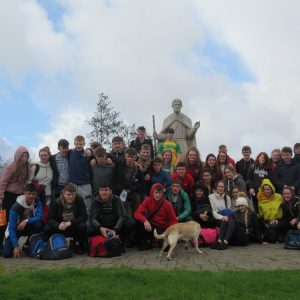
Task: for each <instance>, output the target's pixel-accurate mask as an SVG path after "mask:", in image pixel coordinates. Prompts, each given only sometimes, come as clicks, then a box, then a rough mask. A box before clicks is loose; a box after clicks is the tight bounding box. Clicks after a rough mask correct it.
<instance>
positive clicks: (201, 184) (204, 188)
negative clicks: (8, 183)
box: [193, 181, 209, 198]
mask: <svg viewBox="0 0 300 300" xmlns="http://www.w3.org/2000/svg"><path fill="white" fill-rule="evenodd" d="M197 189H201V190H202V191H203V193H204V196H205V198H207V197H208V195H209V191H208V188H207V186H206V185H205V183H204V182H202V181H199V182H197V183H195V185H194V189H193V191H194V194H195V191H196V190H197Z"/></svg>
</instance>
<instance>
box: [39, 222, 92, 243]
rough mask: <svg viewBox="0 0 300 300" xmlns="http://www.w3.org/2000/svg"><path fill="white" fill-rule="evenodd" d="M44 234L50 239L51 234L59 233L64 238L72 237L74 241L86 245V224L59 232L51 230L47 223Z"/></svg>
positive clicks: (55, 229) (56, 229) (72, 226)
mask: <svg viewBox="0 0 300 300" xmlns="http://www.w3.org/2000/svg"><path fill="white" fill-rule="evenodd" d="M44 233H45V234H46V235H47V236H48V237H50V236H51V235H52V234H56V233H60V234H63V235H64V236H65V237H72V238H73V239H74V240H76V241H78V242H80V243H83V244H86V242H87V234H86V224H85V223H79V224H76V225H71V226H70V227H68V228H67V229H66V230H59V229H58V228H52V227H51V226H50V225H49V224H48V223H47V224H46V225H45V227H44Z"/></svg>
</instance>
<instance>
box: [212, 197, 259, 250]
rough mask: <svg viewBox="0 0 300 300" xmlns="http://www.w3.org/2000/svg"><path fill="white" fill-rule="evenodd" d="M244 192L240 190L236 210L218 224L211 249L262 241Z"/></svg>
mask: <svg viewBox="0 0 300 300" xmlns="http://www.w3.org/2000/svg"><path fill="white" fill-rule="evenodd" d="M245 196H246V195H245V193H243V192H240V193H239V194H238V198H237V200H236V206H237V208H238V209H237V210H236V211H235V212H233V214H232V215H231V216H230V217H229V219H228V221H227V222H226V221H223V222H222V223H221V226H220V233H219V236H218V241H217V242H216V243H214V244H212V245H211V248H212V249H218V250H226V249H228V245H229V244H232V245H235V246H246V245H248V244H249V243H250V242H259V243H261V242H262V232H261V229H260V223H259V221H258V218H257V216H256V214H255V213H254V212H253V211H252V210H251V209H249V207H248V200H247V199H246V197H245Z"/></svg>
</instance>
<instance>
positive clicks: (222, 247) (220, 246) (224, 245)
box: [217, 243, 228, 250]
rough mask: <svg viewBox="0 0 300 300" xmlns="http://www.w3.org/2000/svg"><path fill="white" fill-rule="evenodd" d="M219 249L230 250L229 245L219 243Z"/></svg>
mask: <svg viewBox="0 0 300 300" xmlns="http://www.w3.org/2000/svg"><path fill="white" fill-rule="evenodd" d="M217 249H218V250H226V249H228V244H226V243H219V245H218V247H217Z"/></svg>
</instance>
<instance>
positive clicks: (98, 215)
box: [90, 195, 127, 232]
mask: <svg viewBox="0 0 300 300" xmlns="http://www.w3.org/2000/svg"><path fill="white" fill-rule="evenodd" d="M90 211H91V213H90V224H91V226H92V227H93V229H95V230H97V231H99V229H100V227H102V226H103V227H107V228H110V229H114V230H115V231H117V232H119V231H120V230H121V228H122V227H123V225H124V223H125V222H126V219H127V217H126V213H125V209H124V206H123V203H122V202H121V200H120V198H119V197H118V196H115V195H113V196H112V197H111V199H110V200H108V201H105V202H101V201H100V197H99V196H97V197H95V199H94V201H93V202H92V205H91V209H90Z"/></svg>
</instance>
